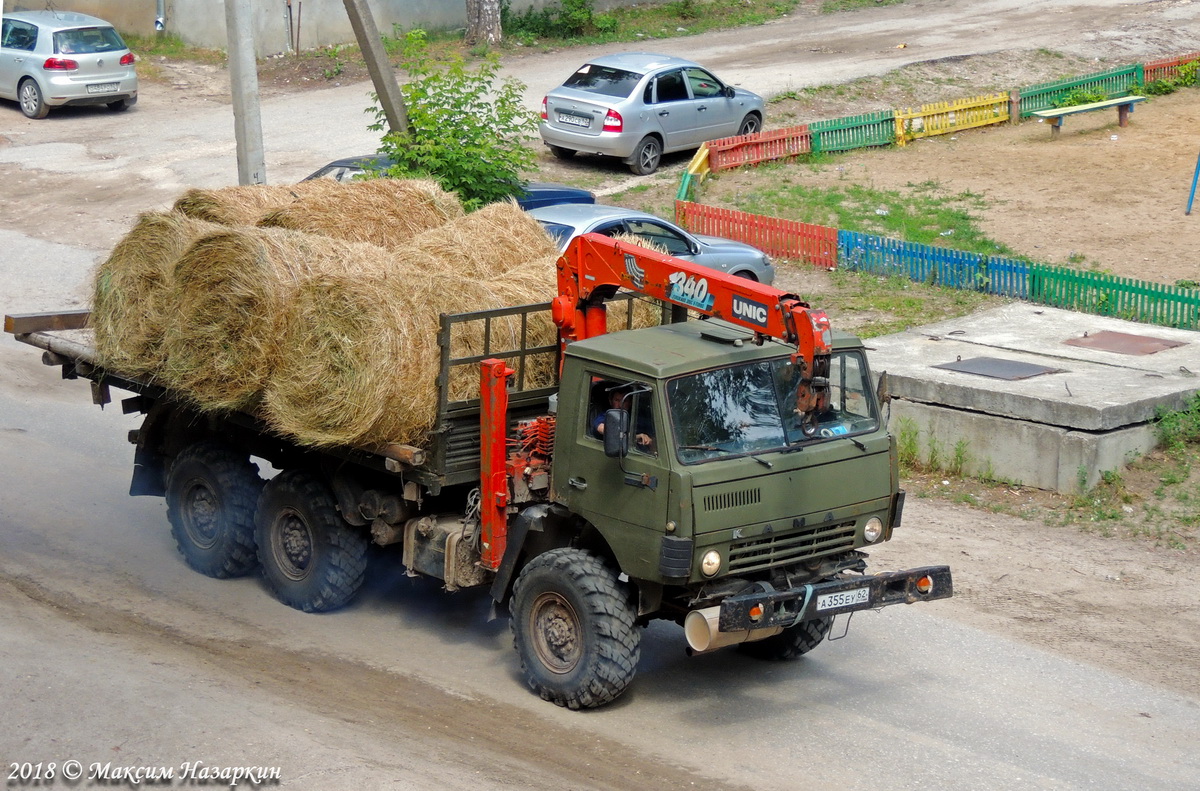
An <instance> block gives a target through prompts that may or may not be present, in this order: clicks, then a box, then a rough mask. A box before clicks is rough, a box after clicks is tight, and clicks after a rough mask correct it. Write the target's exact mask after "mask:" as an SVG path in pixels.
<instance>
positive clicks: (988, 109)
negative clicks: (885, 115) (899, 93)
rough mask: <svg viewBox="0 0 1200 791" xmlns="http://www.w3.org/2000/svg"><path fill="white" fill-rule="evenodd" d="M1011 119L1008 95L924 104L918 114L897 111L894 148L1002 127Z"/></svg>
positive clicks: (1000, 94) (911, 110)
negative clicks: (964, 132) (972, 129)
mask: <svg viewBox="0 0 1200 791" xmlns="http://www.w3.org/2000/svg"><path fill="white" fill-rule="evenodd" d="M1011 117H1012V116H1011V113H1010V111H1009V95H1008V94H1007V93H993V94H989V95H986V96H975V97H972V98H970V99H956V100H954V101H952V102H934V103H931V104H923V105H921V107H920V109H917V110H913V109H911V108H908V109H904V110H896V145H898V146H903V145H905V144H906V143H908V142H909V141H910V140H916V139H917V138H921V137H932V136H933V135H945V134H950V133H951V132H958V131H960V130H963V129H971V128H974V127H977V126H990V125H991V124H1002V123H1004V122H1005V121H1007V120H1009V118H1011Z"/></svg>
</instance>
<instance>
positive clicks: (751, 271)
mask: <svg viewBox="0 0 1200 791" xmlns="http://www.w3.org/2000/svg"><path fill="white" fill-rule="evenodd" d="M529 214H531V215H532V216H533V217H535V218H536V219H537V220H538V222H540V223H541V224H542V227H543V228H545V229H546V231H547V232H548V233H549V234H550V235H551V236H553V237H554V240H555V241H556V242H558V248H559V249H560V250H565V249H566V248H567V244H568V243H569V242H570V241H571V240H572V239H574V238H575V237H576V236H582V235H583V234H585V233H599V234H604V235H605V236H621V235H629V236H635V237H639V238H641V239H643V240H645V241H646V242H647V246H650V247H657V248H660V249H663V250H666V252H667V253H668V254H669V255H673V256H675V257H676V258H683V259H685V260H688V261H693V262H695V263H697V264H702V265H704V266H707V267H710V268H712V269H716V270H718V271H720V272H725V273H727V274H730V275H737V276H738V277H746V278H750V279H751V280H757V281H759V282H760V283H766V284H768V285H769V284H770V283H772V282H774V280H775V265H774V264H772V263H771V259H770V258H768V257H767V255H766V254H765V253H764V252H763V251H762V250H759V249H758V248H756V247H751V246H750V245H748V244H743V243H741V242H734V241H731V240H729V239H722V238H721V237H719V236H702V235H700V234H692V233H688V232H687V231H685V230H683V229H682V228H680V227H679V226H678V225H675V224H674V223H669V222H667V221H666V220H664V219H661V218H659V217H655V216H654V215H653V214H645V213H643V212H640V211H633V210H632V209H623V208H621V207H620V206H605V205H604V204H601V203H592V204H586V203H564V204H560V205H558V206H544V207H542V208H539V209H530V210H529Z"/></svg>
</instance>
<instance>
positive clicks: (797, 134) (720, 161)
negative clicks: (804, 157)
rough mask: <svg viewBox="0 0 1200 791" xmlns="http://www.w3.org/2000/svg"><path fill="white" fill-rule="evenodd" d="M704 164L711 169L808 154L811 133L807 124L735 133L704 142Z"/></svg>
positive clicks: (726, 168)
mask: <svg viewBox="0 0 1200 791" xmlns="http://www.w3.org/2000/svg"><path fill="white" fill-rule="evenodd" d="M707 145H708V165H709V167H710V168H712V170H714V171H720V170H729V169H730V168H740V167H742V166H743V165H757V164H758V163H759V162H768V161H770V160H774V159H787V158H789V157H796V156H800V155H801V154H810V153H812V133H811V132H810V131H808V124H802V125H800V126H789V127H787V128H785V129H772V130H770V131H769V132H758V133H756V134H753V135H737V136H736V137H726V138H722V139H720V140H713V141H711V142H709V143H708V144H707Z"/></svg>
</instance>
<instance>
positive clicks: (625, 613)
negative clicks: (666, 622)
mask: <svg viewBox="0 0 1200 791" xmlns="http://www.w3.org/2000/svg"><path fill="white" fill-rule="evenodd" d="M509 608H510V611H511V612H512V624H511V625H512V632H513V646H514V647H515V648H516V649H517V655H518V656H519V657H520V659H521V669H522V670H523V671H524V673H525V680H526V682H528V684H529V686H530V688H532V689H533V690H534V691H535V692H537V693H538V694H539V695H541V696H542V699H543V700H548V701H551V702H552V703H556V704H557V705H559V706H566V707H567V708H570V709H590V708H595V707H597V706H603V705H604V704H606V703H610V702H612V701H613V700H616V698H617V696H619V695H620V694H621V693H622V692H624V691H625V688H626V687H627V686H629V682H630V681H632V680H633V674H634V673H635V672H636V670H637V663H638V657H639V655H640V653H641V648H640V645H641V634H640V633H639V632H638V630H637V629H636V627H635V626H634V619H635V617H636V615H637V613H636V610H635V606H634V604H633V596H632V592H631V590H630V588H629V586H628V585H626V584H623V583H621V582H620V581H619V580H618V578H617V572H616V571H614V570H613V569H612V568H611V567H609V566H608V565H607V564H606V563H605V562H604V561H603V560H601V559H600V558H599V557H597V556H595V555H593V554H591V553H589V552H585V551H584V550H581V549H554V550H551V551H549V552H546V553H544V554H542V555H538V556H537V557H536V558H534V559H533V560H531V561H530V562H529V564H528V565H527V566H525V568H524V569H522V570H521V574H520V576H518V577H517V581H516V584H515V585H514V587H513V597H512V601H511V602H510V604H509Z"/></svg>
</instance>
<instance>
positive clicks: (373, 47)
mask: <svg viewBox="0 0 1200 791" xmlns="http://www.w3.org/2000/svg"><path fill="white" fill-rule="evenodd" d="M228 1H229V0H226V2H228ZM343 2H344V3H345V4H346V13H347V14H348V15H349V16H350V27H352V28H354V36H355V38H357V39H358V48H359V49H360V50H362V54H363V60H365V61H366V62H367V71H368V72H369V73H370V75H371V82H372V83H374V84H375V93H376V95H377V96H379V103H380V104H381V105H382V106H383V114H384V117H386V118H387V122H388V127H389V128H390V129H391V131H392V132H393V133H395V134H398V135H403V134H407V133H408V111H407V110H406V109H405V108H404V96H403V95H401V93H400V86H399V84H397V83H396V74H395V72H393V71H392V64H390V63H388V59H387V52H386V51H385V50H384V48H383V40H382V39H381V38H380V37H379V28H377V27H375V17H373V16H372V15H371V9H370V8H369V7H367V0H343Z"/></svg>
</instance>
